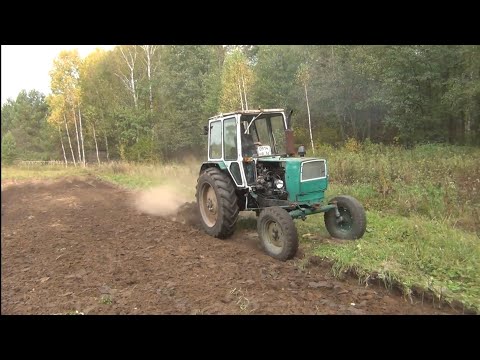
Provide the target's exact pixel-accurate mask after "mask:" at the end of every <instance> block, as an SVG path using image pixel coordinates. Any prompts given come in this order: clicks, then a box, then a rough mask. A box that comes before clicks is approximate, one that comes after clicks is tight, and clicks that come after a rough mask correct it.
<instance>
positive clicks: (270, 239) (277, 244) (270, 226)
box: [261, 220, 284, 254]
mask: <svg viewBox="0 0 480 360" xmlns="http://www.w3.org/2000/svg"><path fill="white" fill-rule="evenodd" d="M261 235H262V239H264V243H265V245H266V246H267V247H268V248H269V250H270V251H271V252H273V253H275V254H279V253H281V252H282V249H283V246H284V241H283V231H282V228H281V227H280V226H279V225H278V223H277V222H276V221H273V220H268V221H265V223H264V224H263V226H262V234H261Z"/></svg>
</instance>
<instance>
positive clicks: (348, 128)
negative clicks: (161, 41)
mask: <svg viewBox="0 0 480 360" xmlns="http://www.w3.org/2000/svg"><path fill="white" fill-rule="evenodd" d="M50 79H51V94H42V93H40V92H38V91H37V90H35V89H33V90H29V91H27V90H23V91H21V92H20V93H19V94H18V96H17V98H16V99H9V100H8V101H7V102H6V103H5V104H3V105H2V110H1V111H2V122H1V126H2V129H1V136H2V162H5V163H10V162H13V161H15V160H59V161H67V162H68V163H69V164H70V163H72V164H75V165H79V164H86V163H95V162H97V161H98V162H103V161H107V160H127V161H141V162H158V161H160V162H163V161H167V160H169V159H172V160H175V159H179V158H181V157H182V156H184V155H186V154H192V153H193V154H200V153H202V151H203V150H204V148H205V138H204V137H203V136H202V127H203V125H205V124H206V122H207V120H208V118H209V117H211V116H213V115H216V114H217V113H219V112H229V111H234V110H239V109H259V108H287V109H293V110H294V116H293V121H294V130H295V135H296V142H297V143H305V145H308V146H307V151H309V149H311V148H312V146H314V147H321V146H322V144H328V145H331V146H339V145H341V144H344V143H345V142H346V141H352V139H353V140H355V141H356V142H359V143H362V142H365V141H367V142H372V143H382V144H386V145H389V144H393V145H397V146H402V147H406V148H411V147H414V146H416V145H420V144H426V143H445V144H455V145H473V146H478V145H480V46H477V45H471V46H462V45H441V46H440V45H435V46H427V45H408V46H406V45H395V46H387V45H379V46H371V45H369V46H361V45H339V46H331V45H328V46H327V45H325V46H317V45H236V46H230V45H227V46H226V45H128V46H126V45H121V46H116V47H115V48H113V49H112V50H108V51H106V50H101V49H97V50H95V51H94V52H92V53H90V54H89V55H88V56H86V57H85V58H81V57H80V56H79V53H78V51H77V50H70V51H62V52H61V53H59V54H58V56H57V57H56V59H55V60H54V62H53V64H52V68H51V71H50ZM310 130H311V131H310Z"/></svg>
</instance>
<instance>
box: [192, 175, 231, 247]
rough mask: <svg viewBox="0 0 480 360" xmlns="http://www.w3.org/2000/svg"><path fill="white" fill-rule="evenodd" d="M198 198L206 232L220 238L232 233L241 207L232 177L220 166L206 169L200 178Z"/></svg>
mask: <svg viewBox="0 0 480 360" xmlns="http://www.w3.org/2000/svg"><path fill="white" fill-rule="evenodd" d="M196 198H197V208H198V212H199V214H200V223H201V224H202V227H203V229H204V230H205V232H206V233H207V234H208V235H210V236H213V237H216V238H219V239H226V238H227V237H229V236H230V235H232V234H233V232H234V230H235V224H236V222H237V219H238V211H239V209H238V204H237V201H238V200H237V195H236V194H235V186H234V185H233V182H232V180H231V179H230V177H229V176H228V175H227V174H225V173H224V172H222V171H221V170H220V169H218V168H214V167H211V168H208V169H206V170H205V171H204V172H203V173H202V174H200V177H199V178H198V181H197V191H196Z"/></svg>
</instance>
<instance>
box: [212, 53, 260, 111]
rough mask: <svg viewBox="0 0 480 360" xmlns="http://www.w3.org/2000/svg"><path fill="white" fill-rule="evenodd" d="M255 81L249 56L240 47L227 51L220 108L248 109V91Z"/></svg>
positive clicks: (229, 109)
mask: <svg viewBox="0 0 480 360" xmlns="http://www.w3.org/2000/svg"><path fill="white" fill-rule="evenodd" d="M252 83H253V71H252V69H251V68H250V66H249V64H248V59H247V57H246V56H245V55H244V54H243V53H242V51H241V50H240V49H233V51H232V52H231V53H227V55H226V58H225V62H224V65H223V72H222V97H221V101H220V109H221V110H222V111H232V110H235V109H240V108H241V109H242V110H248V93H249V92H250V88H251V85H252Z"/></svg>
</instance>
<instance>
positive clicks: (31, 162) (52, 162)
mask: <svg viewBox="0 0 480 360" xmlns="http://www.w3.org/2000/svg"><path fill="white" fill-rule="evenodd" d="M17 164H18V165H26V166H31V165H65V161H59V160H48V161H37V160H21V161H18V162H17ZM69 164H72V165H73V163H72V162H69Z"/></svg>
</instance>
